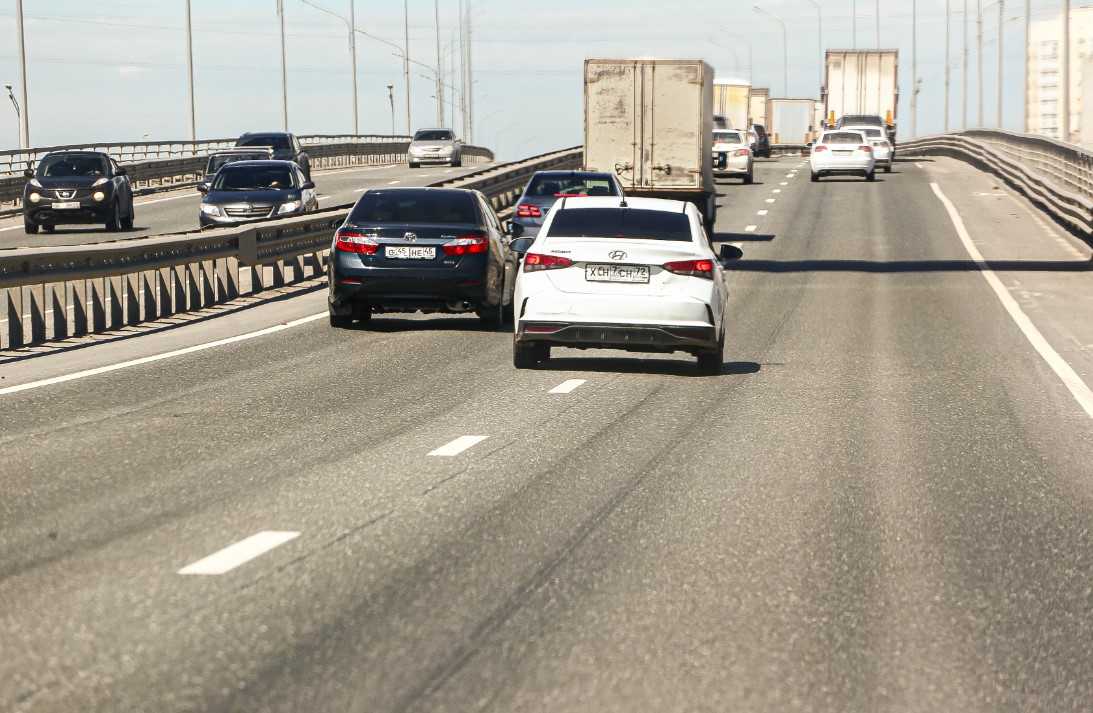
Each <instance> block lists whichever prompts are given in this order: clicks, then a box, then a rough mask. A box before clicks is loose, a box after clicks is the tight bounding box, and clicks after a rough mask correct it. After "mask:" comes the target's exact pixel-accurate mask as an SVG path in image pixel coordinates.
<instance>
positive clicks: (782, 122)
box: [767, 99, 816, 146]
mask: <svg viewBox="0 0 1093 713" xmlns="http://www.w3.org/2000/svg"><path fill="white" fill-rule="evenodd" d="M767 106H768V107H769V109H770V125H769V126H767V132H768V133H769V134H770V136H771V140H770V142H771V144H772V145H774V146H778V145H786V144H791V145H803V144H807V143H808V142H809V141H812V130H813V122H814V121H815V120H816V119H815V117H816V100H815V99H771V100H770V103H769V104H768V105H767Z"/></svg>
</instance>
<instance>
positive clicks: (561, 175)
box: [512, 171, 622, 238]
mask: <svg viewBox="0 0 1093 713" xmlns="http://www.w3.org/2000/svg"><path fill="white" fill-rule="evenodd" d="M621 195H622V186H621V185H619V182H618V179H616V178H615V176H614V175H613V174H611V173H603V172H599V171H536V172H535V174H534V175H533V176H532V177H531V180H530V181H528V184H527V186H526V187H525V188H524V193H523V195H521V196H520V200H518V201H516V208H515V209H514V210H513V212H512V222H513V223H516V224H517V225H521V226H523V231H522V232H521V233H520V234H521V236H523V237H527V238H534V237H535V236H536V235H537V234H538V233H539V228H540V227H541V226H542V225H543V221H544V220H546V215H547V213H548V212H550V209H551V207H552V206H553V205H554V203H555V202H556V201H557V200H558V199H559V198H573V197H577V196H621Z"/></svg>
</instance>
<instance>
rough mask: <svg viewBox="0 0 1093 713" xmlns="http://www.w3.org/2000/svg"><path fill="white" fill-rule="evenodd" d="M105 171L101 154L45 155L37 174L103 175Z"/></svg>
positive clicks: (104, 160)
mask: <svg viewBox="0 0 1093 713" xmlns="http://www.w3.org/2000/svg"><path fill="white" fill-rule="evenodd" d="M106 172H107V171H106V159H104V158H102V157H101V156H74V155H71V154H69V155H67V156H46V157H45V158H43V159H42V163H41V164H39V165H38V175H39V176H44V177H46V178H63V177H67V176H105V175H106Z"/></svg>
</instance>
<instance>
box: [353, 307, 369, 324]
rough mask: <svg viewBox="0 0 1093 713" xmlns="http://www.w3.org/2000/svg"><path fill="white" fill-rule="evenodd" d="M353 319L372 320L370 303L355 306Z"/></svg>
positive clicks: (360, 320) (359, 320)
mask: <svg viewBox="0 0 1093 713" xmlns="http://www.w3.org/2000/svg"><path fill="white" fill-rule="evenodd" d="M353 319H355V320H357V321H358V322H371V321H372V308H371V307H369V306H368V305H357V306H355V307H353Z"/></svg>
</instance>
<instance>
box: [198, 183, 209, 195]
mask: <svg viewBox="0 0 1093 713" xmlns="http://www.w3.org/2000/svg"><path fill="white" fill-rule="evenodd" d="M197 192H198V193H208V192H209V184H207V183H199V184H197Z"/></svg>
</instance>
